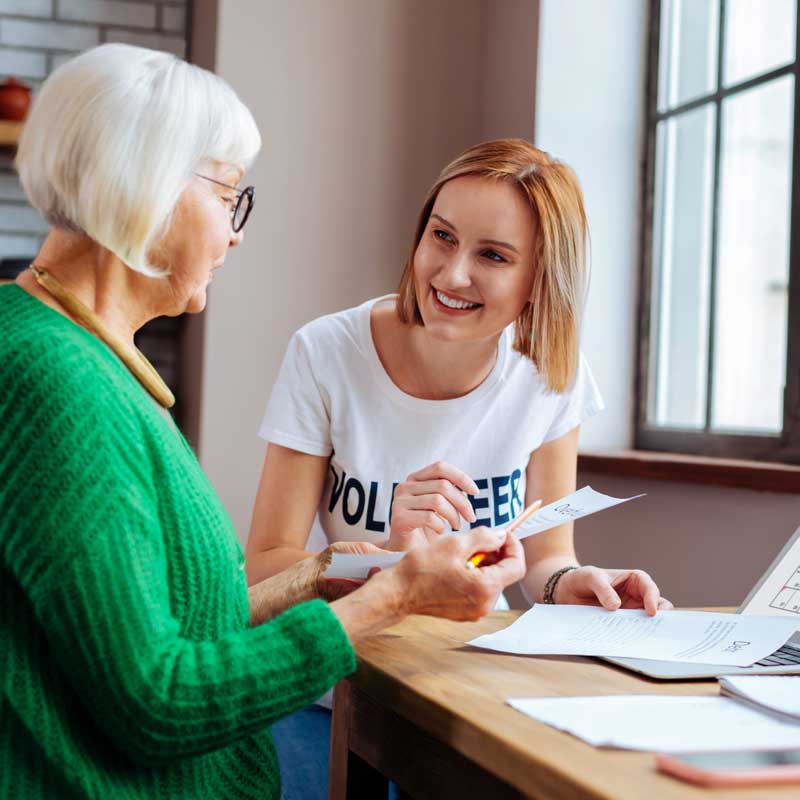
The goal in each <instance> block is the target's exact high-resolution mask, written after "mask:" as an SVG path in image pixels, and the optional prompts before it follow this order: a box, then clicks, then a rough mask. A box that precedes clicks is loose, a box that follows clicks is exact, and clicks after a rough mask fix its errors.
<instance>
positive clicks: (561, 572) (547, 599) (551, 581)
mask: <svg viewBox="0 0 800 800" xmlns="http://www.w3.org/2000/svg"><path fill="white" fill-rule="evenodd" d="M574 569H578V566H577V565H576V564H567V565H566V566H563V567H560V568H559V569H557V570H556V571H555V572H554V573H553V574H552V575H551V576H550V577H549V578H548V579H547V581H546V583H545V585H544V589H543V591H542V602H543V603H546V604H548V605H555V603H556V602H557V601H556V589H557V588H558V584H559V583H560V582H561V579H562V578H563V577H564V576H565V575H566V574H567V573H568V572H572V570H574Z"/></svg>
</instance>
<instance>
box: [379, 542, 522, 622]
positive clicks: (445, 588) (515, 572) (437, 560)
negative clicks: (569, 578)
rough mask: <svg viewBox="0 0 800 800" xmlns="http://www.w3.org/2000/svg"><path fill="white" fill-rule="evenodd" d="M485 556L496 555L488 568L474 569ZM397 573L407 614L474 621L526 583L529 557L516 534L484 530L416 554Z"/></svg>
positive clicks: (422, 549)
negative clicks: (475, 558)
mask: <svg viewBox="0 0 800 800" xmlns="http://www.w3.org/2000/svg"><path fill="white" fill-rule="evenodd" d="M481 552H486V553H489V554H490V555H489V557H488V558H487V559H486V560H485V561H484V562H483V564H484V565H482V566H481V567H479V568H477V569H475V568H472V567H470V566H468V562H469V559H470V558H471V557H472V556H473V555H475V554H476V553H481ZM394 571H395V573H396V576H397V578H399V579H400V581H401V582H402V585H403V586H404V605H405V610H406V613H409V614H428V615H431V616H436V617H446V618H447V619H454V620H470V621H472V620H477V619H480V618H481V617H482V616H483V615H484V614H486V613H488V612H489V611H491V610H492V608H493V607H494V604H495V602H496V600H497V596H498V595H499V594H500V592H502V591H503V589H505V588H506V586H510V585H511V584H512V583H516V582H517V581H518V580H520V579H521V578H522V576H523V575H524V574H525V554H524V552H523V550H522V545H521V544H520V542H519V540H518V539H517V537H516V536H514V534H513V533H507V532H506V531H505V530H497V529H492V528H484V527H481V528H475V529H474V530H473V531H470V532H469V533H460V534H457V535H453V536H446V537H444V538H442V539H439V540H437V541H436V542H434V543H433V544H431V545H428V546H427V547H420V548H417V549H415V550H412V551H410V552H409V553H408V554H407V555H406V557H405V558H404V559H403V560H402V561H401V562H400V563H399V564H397V566H396V567H394Z"/></svg>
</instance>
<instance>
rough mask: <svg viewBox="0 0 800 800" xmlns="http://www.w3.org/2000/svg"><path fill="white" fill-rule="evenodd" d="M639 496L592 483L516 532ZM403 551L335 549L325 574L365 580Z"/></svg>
mask: <svg viewBox="0 0 800 800" xmlns="http://www.w3.org/2000/svg"><path fill="white" fill-rule="evenodd" d="M639 497H644V495H643V494H637V495H636V497H626V498H623V499H620V498H618V497H610V496H609V495H607V494H600V492H596V491H594V489H592V487H591V486H584V487H583V489H579V490H578V491H577V492H573V493H572V494H570V495H567V496H566V497H562V498H561V499H560V500H556V502H555V503H550V505H549V506H544V507H543V508H540V509H539V510H538V511H537V512H536V513H535V514H534V515H533V516H532V517H531V518H530V519H529V520H526V521H525V522H524V523H523V524H522V525H520V527H519V528H517V530H516V535H517V537H518V538H520V539H524V538H525V537H526V536H533V535H534V534H536V533H543V532H544V531H549V530H550V528H555V527H557V526H558V525H563V524H564V523H565V522H569V521H571V520H576V519H580V518H581V517H586V516H588V515H589V514H594V513H595V512H597V511H603V510H604V509H606V508H611V507H612V506H616V505H619V504H620V503H627V502H628V501H629V500H636V499H637V498H639ZM403 555H404V554H403V553H392V554H391V556H385V555H383V554H375V555H373V554H365V555H360V554H350V553H334V554H333V559H332V561H331V564H330V566H329V567H328V569H327V570H326V571H325V576H326V577H327V578H352V579H354V580H363V579H365V578H366V577H367V575H368V574H369V571H370V570H371V569H372V568H373V567H381V568H382V569H386V568H388V567H390V566H393V565H394V564H396V563H397V562H398V561H399V560H400V559H401V558H402V557H403Z"/></svg>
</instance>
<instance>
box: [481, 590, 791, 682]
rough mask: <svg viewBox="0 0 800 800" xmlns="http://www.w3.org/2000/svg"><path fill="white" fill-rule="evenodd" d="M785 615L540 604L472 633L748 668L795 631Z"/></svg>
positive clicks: (500, 641) (558, 648)
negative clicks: (504, 623) (651, 612)
mask: <svg viewBox="0 0 800 800" xmlns="http://www.w3.org/2000/svg"><path fill="white" fill-rule="evenodd" d="M796 627H797V622H795V621H794V620H791V619H784V618H783V617H762V616H747V617H744V616H742V615H741V614H718V613H713V612H710V611H659V612H658V614H657V615H656V616H655V617H649V616H647V614H646V613H645V612H644V611H643V610H641V609H620V610H619V611H606V610H605V609H602V608H597V607H594V606H567V605H563V606H549V605H541V604H537V605H535V606H534V607H533V608H532V609H530V611H526V612H525V613H524V614H523V615H522V616H521V617H519V619H517V620H516V621H515V622H513V623H512V624H511V625H509V626H508V627H507V628H505V629H504V630H501V631H497V632H496V633H489V634H486V635H484V636H479V637H478V638H477V639H473V640H472V641H471V642H468V644H471V645H473V646H474V647H483V648H488V649H489V650H499V651H500V652H503V653H518V654H522V655H574V656H617V657H619V656H628V657H630V658H652V659H655V660H657V661H682V662H685V663H687V664H719V665H725V666H732V667H747V666H750V665H751V664H752V663H754V662H755V661H758V660H759V659H761V658H764V656H767V655H769V654H770V653H773V652H774V651H775V650H777V649H778V648H779V647H780V646H781V645H783V644H785V643H786V640H787V639H788V638H789V637H790V636H791V635H792V634H793V633H794V631H795V629H796Z"/></svg>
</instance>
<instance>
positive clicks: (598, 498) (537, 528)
mask: <svg viewBox="0 0 800 800" xmlns="http://www.w3.org/2000/svg"><path fill="white" fill-rule="evenodd" d="M640 497H644V495H643V494H637V495H635V496H634V497H623V498H620V497H611V496H610V495H607V494H601V493H600V492H596V491H595V490H594V489H592V487H591V486H584V487H583V489H578V491H577V492H573V493H572V494H568V495H567V496H566V497H562V498H561V499H560V500H556V501H555V503H550V505H548V506H542V507H541V508H540V509H539V510H538V511H537V512H536V513H535V514H534V515H533V516H532V517H530V519H527V520H525V522H523V523H522V525H520V526H519V528H517V529H516V531H514V532H515V533H516V535H517V538H518V539H525V538H526V537H528V536H533V535H534V534H537V533H544V532H545V531H549V530H550V529H551V528H557V527H558V526H559V525H563V524H564V523H565V522H574V521H575V520H576V519H581V518H582V517H588V516H589V514H596V513H597V512H598V511H604V510H605V509H606V508H611V507H612V506H618V505H620V504H621V503H628V502H630V501H631V500H638V499H639V498H640Z"/></svg>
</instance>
